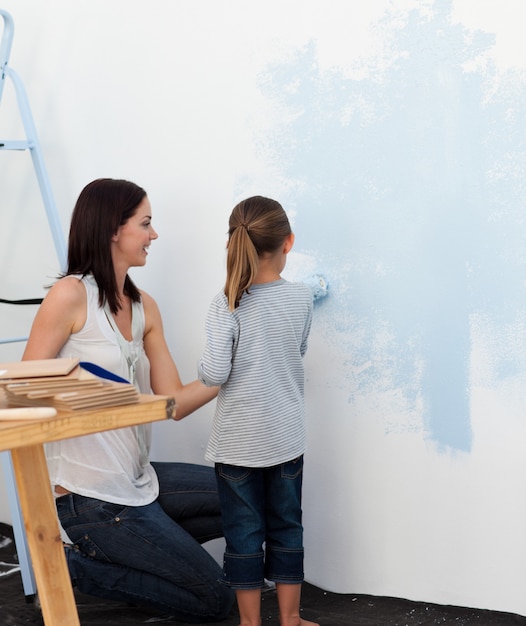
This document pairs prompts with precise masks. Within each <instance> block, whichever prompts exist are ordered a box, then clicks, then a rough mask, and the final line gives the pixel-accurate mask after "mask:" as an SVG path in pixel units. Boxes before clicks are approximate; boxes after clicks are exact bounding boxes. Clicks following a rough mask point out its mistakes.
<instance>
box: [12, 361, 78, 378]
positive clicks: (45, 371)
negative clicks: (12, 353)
mask: <svg viewBox="0 0 526 626" xmlns="http://www.w3.org/2000/svg"><path fill="white" fill-rule="evenodd" d="M79 361H80V359H36V360H34V361H11V362H9V363H0V380H8V379H16V378H32V377H39V376H65V375H67V374H69V373H70V372H71V370H72V369H73V368H74V367H76V366H77V365H78V363H79Z"/></svg>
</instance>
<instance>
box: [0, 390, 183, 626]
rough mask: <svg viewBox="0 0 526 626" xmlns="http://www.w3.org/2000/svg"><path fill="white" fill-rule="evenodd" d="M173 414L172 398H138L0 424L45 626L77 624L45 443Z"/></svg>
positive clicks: (2, 405)
mask: <svg viewBox="0 0 526 626" xmlns="http://www.w3.org/2000/svg"><path fill="white" fill-rule="evenodd" d="M2 394H3V392H2V390H0V408H5V407H6V403H5V397H4V396H3V395H2ZM174 416H175V401H174V399H173V398H169V397H165V396H152V395H141V396H140V401H139V403H138V404H129V405H125V406H122V405H121V406H116V407H111V408H106V409H102V410H96V411H86V412H85V411H82V412H81V411H75V412H70V413H64V412H59V414H58V415H57V416H56V417H50V418H45V419H39V420H27V419H25V420H18V421H1V422H0V451H3V450H9V451H10V452H11V457H12V462H13V469H14V474H15V478H16V483H17V489H18V497H19V500H20V509H21V511H22V515H23V518H24V526H25V530H26V535H27V543H28V546H29V552H30V554H31V560H32V562H33V570H34V574H35V580H36V584H37V589H38V595H39V599H40V604H41V606H42V615H43V617H44V623H45V624H46V625H47V626H78V625H80V622H79V617H78V613H77V607H76V605H75V598H74V595H73V590H72V587H71V581H70V577H69V573H68V568H67V565H66V559H65V556H64V548H63V545H62V540H61V538H60V531H59V527H58V520H57V515H56V509H55V502H54V497H53V493H52V490H51V485H50V482H49V474H48V471H47V465H46V459H45V456H44V445H43V444H44V443H47V442H50V441H58V440H60V439H69V438H70V437H78V436H80V435H89V434H91V433H96V432H100V431H103V430H114V429H116V428H123V427H125V426H135V425H137V424H146V423H148V422H155V421H159V420H163V419H170V418H173V417H174Z"/></svg>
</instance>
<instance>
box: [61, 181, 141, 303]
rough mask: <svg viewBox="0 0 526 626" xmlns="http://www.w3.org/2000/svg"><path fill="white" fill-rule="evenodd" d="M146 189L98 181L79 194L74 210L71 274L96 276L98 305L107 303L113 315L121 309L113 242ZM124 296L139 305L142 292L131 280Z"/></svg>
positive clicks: (69, 259)
mask: <svg viewBox="0 0 526 626" xmlns="http://www.w3.org/2000/svg"><path fill="white" fill-rule="evenodd" d="M145 197H146V192H145V191H144V189H142V188H141V187H139V186H138V185H136V184H135V183H131V182H129V181H127V180H117V179H113V178H99V179H97V180H94V181H92V182H91V183H89V184H88V185H86V187H84V189H83V190H82V191H81V192H80V196H79V197H78V200H77V202H76V204H75V208H74V209H73V214H72V216H71V224H70V229H69V239H68V269H67V271H66V275H70V274H81V275H82V276H85V275H86V274H90V273H91V274H93V277H94V278H95V281H96V283H97V285H98V287H99V305H100V306H103V305H104V302H105V301H107V302H108V305H109V307H110V310H111V312H112V313H117V311H118V310H119V309H120V308H121V304H120V301H119V293H118V290H117V283H116V281H115V271H114V267H113V261H112V258H111V238H112V237H113V235H115V233H116V232H117V230H118V229H119V227H120V226H122V225H123V224H125V223H126V222H127V221H128V220H129V219H130V217H132V216H133V215H134V214H135V212H136V211H137V207H138V206H139V204H140V203H141V202H142V201H143V200H144V198H145ZM124 294H125V295H126V296H128V297H129V298H130V299H131V300H132V301H133V302H139V301H140V299H141V295H140V292H139V290H138V288H137V287H136V286H135V284H134V283H133V281H132V280H131V278H130V277H129V276H126V280H125V282H124Z"/></svg>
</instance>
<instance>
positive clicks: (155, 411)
mask: <svg viewBox="0 0 526 626" xmlns="http://www.w3.org/2000/svg"><path fill="white" fill-rule="evenodd" d="M0 408H6V405H5V398H3V403H2V400H0ZM174 417H175V400H174V399H173V398H171V397H169V396H154V395H147V394H143V395H141V396H140V397H139V402H138V403H135V404H126V405H119V406H114V407H109V408H106V409H97V410H95V411H72V412H67V413H66V412H63V411H59V412H58V414H57V416H56V417H50V418H47V419H39V420H35V421H30V420H20V421H0V450H15V449H17V448H20V447H24V446H29V445H33V444H39V443H45V442H49V441H58V440H60V439H69V438H71V437H79V436H81V435H89V434H91V433H96V432H100V431H103V430H114V429H116V428H124V427H126V426H135V425H137V424H145V423H149V422H155V421H161V420H164V419H173V418H174Z"/></svg>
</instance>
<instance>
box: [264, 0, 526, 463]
mask: <svg viewBox="0 0 526 626" xmlns="http://www.w3.org/2000/svg"><path fill="white" fill-rule="evenodd" d="M450 15H451V1H449V0H448V1H444V0H443V1H437V2H435V5H434V17H433V18H432V19H428V18H427V17H426V18H423V17H422V16H420V14H419V13H418V11H416V10H414V11H412V12H409V13H408V16H407V22H406V24H405V26H404V27H403V28H399V27H397V28H395V27H394V26H393V25H392V24H391V23H390V22H389V19H390V16H389V15H388V14H387V15H386V16H385V18H384V20H383V23H381V24H380V26H381V27H383V28H385V29H387V30H389V33H390V36H392V38H393V44H392V45H393V49H394V50H396V51H398V52H403V53H404V54H401V55H398V56H397V58H396V61H395V62H393V63H392V64H391V66H390V67H388V69H386V70H385V72H384V73H383V74H382V73H380V72H379V73H378V74H376V75H374V74H371V75H370V76H369V78H367V79H362V80H353V79H349V78H345V77H344V76H343V74H342V72H340V71H337V70H334V71H330V72H329V71H325V72H321V71H320V70H319V69H318V67H317V63H316V49H315V45H314V44H311V45H309V46H308V47H306V49H304V50H302V51H300V52H299V53H298V55H297V57H296V58H295V59H294V60H293V61H291V62H288V63H286V64H281V65H276V66H272V67H270V68H268V72H267V73H266V75H265V76H262V80H261V89H262V90H263V92H264V94H265V95H266V97H268V98H270V99H273V100H274V101H275V103H276V104H277V105H278V106H279V107H280V108H281V109H283V110H284V112H285V115H284V120H286V121H284V122H283V124H282V125H280V126H278V127H277V128H275V129H274V132H271V133H270V134H268V135H267V136H266V137H265V138H261V141H262V144H263V145H262V147H263V150H264V153H265V154H268V153H271V154H273V155H274V157H273V158H274V159H275V160H276V162H278V163H279V169H280V171H281V172H282V174H283V176H284V178H285V179H286V180H287V181H289V182H290V184H289V185H288V187H289V188H290V193H289V194H288V197H286V195H287V194H285V197H282V198H280V199H281V201H282V202H283V203H284V205H285V206H296V212H297V217H296V219H295V225H294V230H295V232H296V235H297V239H296V241H297V248H299V247H300V246H301V248H300V250H301V251H302V252H304V253H306V254H310V255H312V256H313V257H314V258H316V260H317V263H318V265H319V267H320V271H323V273H325V274H326V275H329V276H331V298H330V299H327V300H326V301H323V305H324V306H323V307H322V309H321V310H322V311H323V315H324V318H323V319H324V323H325V327H326V329H327V333H328V335H329V334H330V333H331V332H332V334H333V336H334V337H335V343H336V341H337V342H338V345H339V346H341V349H342V350H343V352H344V353H345V354H346V355H347V360H348V363H349V365H350V366H352V367H350V368H349V372H350V374H349V387H350V394H351V395H350V397H352V392H353V391H352V390H353V389H354V391H359V390H360V389H362V390H363V389H368V390H374V389H376V390H381V389H382V386H383V387H384V388H385V387H387V388H389V387H390V388H392V389H402V390H403V393H404V395H405V398H406V401H407V404H408V406H409V407H412V408H413V409H415V410H416V407H417V406H419V407H422V406H423V411H424V426H425V432H426V436H427V437H428V438H430V439H432V440H433V441H434V442H435V443H436V444H438V447H439V449H443V450H446V449H453V450H459V451H470V450H471V446H472V431H471V420H470V400H469V389H470V371H469V359H470V350H471V342H470V315H471V314H472V313H473V312H476V311H483V312H485V313H486V314H488V315H490V316H492V317H493V319H495V320H497V321H498V320H500V323H504V321H505V320H506V319H507V320H509V319H511V318H513V315H514V312H515V311H516V307H517V304H518V303H519V302H522V304H524V289H523V287H522V280H523V276H524V266H525V258H524V254H523V253H522V250H523V249H524V242H525V241H526V237H525V235H526V220H525V219H524V217H523V209H524V197H525V196H524V183H523V182H522V180H523V178H524V177H523V176H522V177H517V176H516V175H515V176H514V175H513V173H512V172H513V168H511V167H506V166H505V159H506V157H507V156H508V158H509V155H512V156H513V155H520V154H522V160H523V162H524V154H526V152H525V145H524V144H525V139H524V138H525V137H526V133H525V132H524V131H525V130H526V128H525V126H526V123H525V118H524V113H523V112H524V110H526V106H524V105H525V104H526V103H525V90H524V85H523V84H522V85H520V86H519V84H518V83H517V82H514V83H513V81H512V85H513V89H511V91H510V90H509V91H508V92H507V95H504V94H501V96H500V97H494V98H493V99H492V100H490V101H488V100H487V98H486V93H485V89H486V82H485V77H484V76H482V75H480V74H476V73H466V72H465V71H464V70H463V68H462V64H463V63H464V62H466V61H469V60H472V59H474V58H476V57H478V56H479V55H480V54H482V53H483V52H484V51H486V50H487V49H488V48H489V47H490V46H491V45H492V43H493V40H494V38H493V36H491V35H488V34H484V33H481V32H476V33H471V34H470V37H469V38H468V37H466V31H465V29H464V28H463V27H462V26H461V25H453V24H452V23H451V20H450ZM510 107H511V108H512V111H515V115H511V116H510ZM517 112H521V113H520V114H517ZM290 120H293V121H290ZM499 163H500V164H502V163H504V165H501V167H500V170H499V175H498V176H490V175H489V173H490V172H494V171H495V169H496V168H497V169H498V168H499ZM523 164H524V163H523ZM521 171H522V172H524V169H522V170H521ZM510 246H511V248H510ZM379 328H387V329H388V331H389V332H390V333H392V335H393V336H392V340H391V341H390V342H387V343H386V344H385V345H384V346H383V347H381V348H380V349H378V347H375V342H376V341H377V334H378V329H379ZM507 369H508V371H509V367H508V368H507ZM356 371H359V372H360V373H359V374H355V373H352V372H356ZM503 371H504V370H503ZM420 410H421V409H420Z"/></svg>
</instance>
